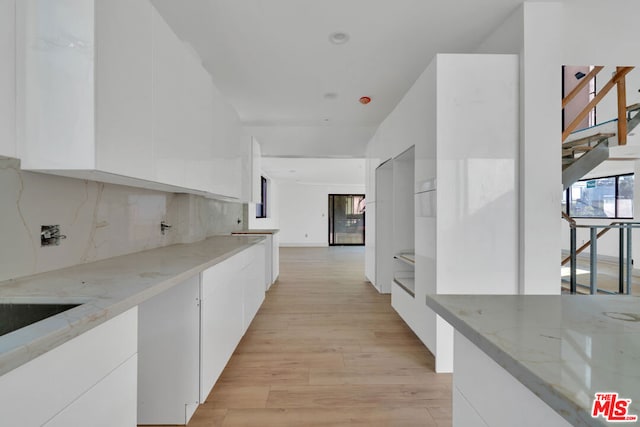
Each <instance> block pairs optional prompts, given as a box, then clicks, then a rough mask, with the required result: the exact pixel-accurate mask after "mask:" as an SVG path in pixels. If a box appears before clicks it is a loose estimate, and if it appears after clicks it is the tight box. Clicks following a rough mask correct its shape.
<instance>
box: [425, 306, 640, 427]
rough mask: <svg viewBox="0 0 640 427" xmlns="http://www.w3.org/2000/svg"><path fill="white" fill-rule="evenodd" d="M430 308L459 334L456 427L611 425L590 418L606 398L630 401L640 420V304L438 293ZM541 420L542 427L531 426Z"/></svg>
mask: <svg viewBox="0 0 640 427" xmlns="http://www.w3.org/2000/svg"><path fill="white" fill-rule="evenodd" d="M426 303H427V306H429V307H430V308H431V309H433V310H434V311H435V312H436V313H437V314H438V315H440V316H441V317H443V318H444V319H445V320H446V321H447V322H448V323H450V324H451V325H452V326H453V328H455V330H456V340H455V346H454V353H455V356H454V357H455V362H454V396H453V398H454V426H456V425H460V426H462V425H467V424H468V423H469V421H468V420H469V419H470V418H469V417H475V418H474V419H477V420H478V423H480V424H479V425H488V426H494V425H536V424H535V423H536V422H544V425H547V426H548V425H572V426H603V425H610V424H609V422H607V421H606V420H605V418H604V417H603V416H599V417H597V418H593V417H592V416H591V414H592V407H593V401H594V397H595V394H596V393H606V392H609V393H611V392H617V393H618V394H619V398H620V399H632V403H631V404H630V405H629V407H628V412H627V413H628V414H629V415H640V298H637V297H629V296H577V295H562V296H560V295H558V296H533V295H526V296H524V295H500V296H488V295H475V296H474V295H437V296H435V295H432V296H427V300H426ZM485 356H486V358H485ZM485 359H486V360H485ZM494 362H495V363H494ZM504 371H506V373H508V375H503V372H504ZM513 379H515V381H512V380H513ZM516 382H517V383H520V384H522V385H523V386H524V388H526V390H524V388H523V390H519V386H518V385H517V384H515V383H516ZM529 392H530V393H529ZM501 393H502V395H501ZM536 399H539V401H541V402H543V404H544V405H542V406H541V405H540V404H538V403H537V402H534V400H536ZM456 400H457V402H458V403H457V404H456ZM493 400H497V404H495V409H492V401H493ZM527 400H531V402H532V403H531V404H530V405H529V404H525V405H524V406H522V405H521V403H523V401H527ZM525 403H526V402H525ZM545 405H546V406H547V407H548V408H551V409H552V410H553V411H552V413H550V414H546V413H544V412H545V408H543V406H545ZM456 408H457V409H456ZM532 408H535V409H532ZM500 411H501V412H500ZM456 412H458V414H457V415H456ZM543 413H544V414H543ZM537 414H541V415H540V416H541V417H542V418H541V420H544V421H540V420H538V421H533V423H534V424H527V423H525V422H524V421H526V420H527V419H529V418H531V416H532V415H537ZM554 416H557V418H558V419H553V418H554ZM456 417H457V418H458V421H456ZM513 417H520V418H521V419H518V420H515V419H513ZM544 417H547V418H544ZM464 420H466V421H464ZM538 425H541V424H538Z"/></svg>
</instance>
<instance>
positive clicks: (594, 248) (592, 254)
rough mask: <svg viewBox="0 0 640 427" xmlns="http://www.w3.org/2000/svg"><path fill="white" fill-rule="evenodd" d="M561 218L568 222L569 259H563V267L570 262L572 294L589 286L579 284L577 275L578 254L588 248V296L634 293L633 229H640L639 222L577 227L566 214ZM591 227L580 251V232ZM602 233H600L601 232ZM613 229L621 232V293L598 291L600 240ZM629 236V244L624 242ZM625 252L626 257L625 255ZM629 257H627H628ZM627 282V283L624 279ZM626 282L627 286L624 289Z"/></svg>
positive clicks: (619, 258)
mask: <svg viewBox="0 0 640 427" xmlns="http://www.w3.org/2000/svg"><path fill="white" fill-rule="evenodd" d="M562 217H563V218H564V219H565V220H566V221H567V222H568V223H569V234H570V237H569V239H570V242H569V256H568V257H566V258H565V259H563V260H562V263H561V265H565V264H567V263H568V262H570V263H571V267H570V275H569V291H570V292H571V293H572V294H575V293H576V292H577V288H578V286H583V287H587V286H586V285H580V284H578V283H577V280H576V272H577V255H578V254H580V253H581V252H583V251H584V250H585V249H587V248H590V251H589V276H590V277H589V286H588V288H589V293H590V294H591V295H595V294H597V293H598V292H602V293H609V294H621V295H622V294H625V293H626V294H627V295H630V294H631V287H632V280H631V277H632V274H631V273H632V265H633V260H632V253H633V251H632V230H633V229H634V228H640V222H621V221H616V222H612V223H611V224H609V225H588V224H578V223H576V221H575V220H574V219H573V218H571V217H570V216H569V215H567V214H566V213H564V212H563V213H562ZM578 228H588V229H589V236H590V239H589V241H588V242H586V243H585V244H584V245H582V246H580V248H577V244H576V243H577V229H578ZM599 229H601V230H600V232H598V230H599ZM611 229H618V230H619V239H618V292H611V291H607V290H604V289H600V290H598V283H597V275H598V239H599V238H600V237H602V236H603V235H605V234H606V233H607V232H608V231H609V230H611ZM625 235H626V242H625ZM625 249H626V254H625ZM625 255H626V257H625ZM625 279H626V280H625ZM625 282H626V287H625Z"/></svg>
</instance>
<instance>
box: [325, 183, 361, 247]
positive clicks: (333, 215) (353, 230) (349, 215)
mask: <svg viewBox="0 0 640 427" xmlns="http://www.w3.org/2000/svg"><path fill="white" fill-rule="evenodd" d="M364 210H365V203H364V194H329V246H364V242H365V219H364Z"/></svg>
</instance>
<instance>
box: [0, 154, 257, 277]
mask: <svg viewBox="0 0 640 427" xmlns="http://www.w3.org/2000/svg"><path fill="white" fill-rule="evenodd" d="M246 216H247V209H246V207H245V206H243V205H242V204H241V203H233V202H225V201H219V200H212V199H205V198H203V197H200V196H194V195H190V194H174V193H164V192H159V191H152V190H145V189H140V188H133V187H125V186H119V185H112V184H103V183H98V182H93V181H85V180H79V179H72V178H64V177H59V176H54V175H45V174H38V173H32V172H26V171H21V170H20V163H19V161H17V160H14V159H2V158H0V236H2V237H1V239H2V244H0V281H2V280H7V279H11V278H16V277H22V276H27V275H30V274H35V273H41V272H45V271H50V270H55V269H59V268H64V267H68V266H71V265H76V264H81V263H86V262H91V261H97V260H101V259H105V258H111V257H114V256H118V255H125V254H129V253H134V252H139V251H143V250H146V249H153V248H158V247H161V246H168V245H172V244H176V243H191V242H195V241H198V240H202V239H204V238H206V237H208V236H212V235H215V234H228V233H229V232H231V231H235V230H241V229H243V228H245V224H246ZM161 221H165V222H166V223H167V224H169V225H171V226H172V228H171V229H169V230H167V232H166V233H165V235H162V234H161V232H160V222H161ZM42 225H60V228H61V234H63V235H65V236H66V239H64V240H62V241H61V244H60V245H59V246H48V247H41V246H40V228H41V226H42Z"/></svg>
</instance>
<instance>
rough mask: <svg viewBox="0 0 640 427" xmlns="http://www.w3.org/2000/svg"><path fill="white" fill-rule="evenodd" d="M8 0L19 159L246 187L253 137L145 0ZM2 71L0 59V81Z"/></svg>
mask: <svg viewBox="0 0 640 427" xmlns="http://www.w3.org/2000/svg"><path fill="white" fill-rule="evenodd" d="M2 1H3V0H0V7H3V8H4V4H3V3H1V2H2ZM17 4H18V10H17V23H18V26H17V28H18V29H19V31H18V43H17V47H18V49H17V56H18V69H17V70H18V73H17V75H18V76H19V78H18V85H17V87H18V96H17V99H18V117H17V118H18V126H17V129H18V143H17V152H18V155H19V157H20V158H21V159H22V167H23V168H24V169H28V170H39V171H45V172H51V173H56V174H60V175H67V176H73V177H79V178H88V179H94V180H99V181H106V182H114V183H117V184H127V185H133V186H140V187H147V188H153V189H159V190H166V191H184V192H191V193H196V194H203V195H205V196H207V195H208V196H213V197H215V196H224V197H228V198H234V199H243V198H244V199H248V198H249V197H250V196H249V195H248V194H245V193H246V191H244V192H243V182H242V181H243V180H248V179H249V178H248V176H247V174H246V173H243V170H244V169H246V168H244V169H243V166H244V164H245V163H246V162H250V141H248V140H246V138H242V126H241V123H240V119H239V117H238V115H237V113H236V111H235V110H234V109H233V107H231V105H230V104H229V103H228V102H227V101H226V100H225V99H224V97H223V96H222V95H221V94H220V92H219V91H218V90H217V88H216V87H215V86H214V84H213V82H212V80H211V76H210V75H209V73H208V72H207V71H206V70H205V69H204V67H203V66H202V64H201V63H200V59H199V58H198V56H197V55H196V54H195V52H194V51H193V50H192V49H191V48H190V47H188V46H187V45H185V44H184V43H183V42H182V41H181V40H180V39H179V38H178V37H177V36H176V34H175V33H174V32H173V31H172V29H171V28H170V27H169V25H168V24H167V23H166V22H165V21H164V19H163V18H162V16H161V15H160V14H159V13H158V12H157V11H156V10H155V8H154V7H153V6H152V5H151V3H150V2H149V1H148V0H109V1H97V0H93V1H91V0H89V1H87V0H56V1H51V0H25V1H20V2H17ZM0 19H4V18H3V17H2V18H0ZM0 55H1V56H2V57H4V56H6V55H5V53H4V45H3V44H0ZM0 67H1V66H0ZM5 79H6V78H5V70H4V68H0V93H2V90H3V81H4V80H5ZM4 108H5V107H4V105H3V104H0V112H3V110H4ZM4 119H5V118H4V116H3V118H2V120H4ZM3 139H4V138H3ZM0 149H2V146H0ZM0 154H3V153H2V151H0Z"/></svg>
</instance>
